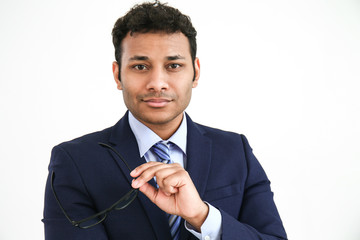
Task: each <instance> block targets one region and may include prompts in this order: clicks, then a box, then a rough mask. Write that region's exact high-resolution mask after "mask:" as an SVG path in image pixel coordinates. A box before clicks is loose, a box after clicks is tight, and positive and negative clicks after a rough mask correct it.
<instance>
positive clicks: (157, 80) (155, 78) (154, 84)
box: [146, 67, 169, 92]
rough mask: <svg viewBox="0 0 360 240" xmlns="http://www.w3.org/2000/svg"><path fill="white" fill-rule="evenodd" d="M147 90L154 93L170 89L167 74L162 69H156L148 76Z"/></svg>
mask: <svg viewBox="0 0 360 240" xmlns="http://www.w3.org/2000/svg"><path fill="white" fill-rule="evenodd" d="M148 77H149V78H148V83H147V86H146V87H147V89H148V90H150V91H154V92H161V91H165V90H167V89H168V88H169V85H168V79H167V77H168V76H167V73H166V71H165V69H163V68H161V67H156V68H155V67H154V68H152V69H151V71H150V74H149V75H148Z"/></svg>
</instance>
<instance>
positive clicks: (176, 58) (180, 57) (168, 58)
mask: <svg viewBox="0 0 360 240" xmlns="http://www.w3.org/2000/svg"><path fill="white" fill-rule="evenodd" d="M166 59H167V60H169V61H172V60H178V59H185V57H183V56H181V55H175V56H168V57H166Z"/></svg>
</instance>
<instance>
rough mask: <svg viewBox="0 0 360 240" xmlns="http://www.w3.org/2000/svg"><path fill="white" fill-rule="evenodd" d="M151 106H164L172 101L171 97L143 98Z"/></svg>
mask: <svg viewBox="0 0 360 240" xmlns="http://www.w3.org/2000/svg"><path fill="white" fill-rule="evenodd" d="M142 101H143V102H144V103H146V104H147V105H148V106H149V107H152V108H162V107H165V106H166V105H168V104H169V103H170V102H171V99H168V98H148V99H143V100H142Z"/></svg>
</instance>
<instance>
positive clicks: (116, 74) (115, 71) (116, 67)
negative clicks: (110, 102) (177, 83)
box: [112, 61, 122, 90]
mask: <svg viewBox="0 0 360 240" xmlns="http://www.w3.org/2000/svg"><path fill="white" fill-rule="evenodd" d="M112 71H113V75H114V79H115V82H116V85H117V89H119V90H122V84H121V81H120V79H119V71H120V67H119V64H118V63H117V62H116V61H114V62H113V64H112Z"/></svg>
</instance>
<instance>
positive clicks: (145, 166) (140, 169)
mask: <svg viewBox="0 0 360 240" xmlns="http://www.w3.org/2000/svg"><path fill="white" fill-rule="evenodd" d="M159 164H163V163H160V162H147V163H144V164H141V165H140V166H138V167H136V168H135V169H134V170H132V171H131V172H130V176H132V177H134V178H135V177H137V176H139V175H140V174H141V173H142V172H143V171H145V170H146V169H148V168H149V167H152V166H156V165H159Z"/></svg>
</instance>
